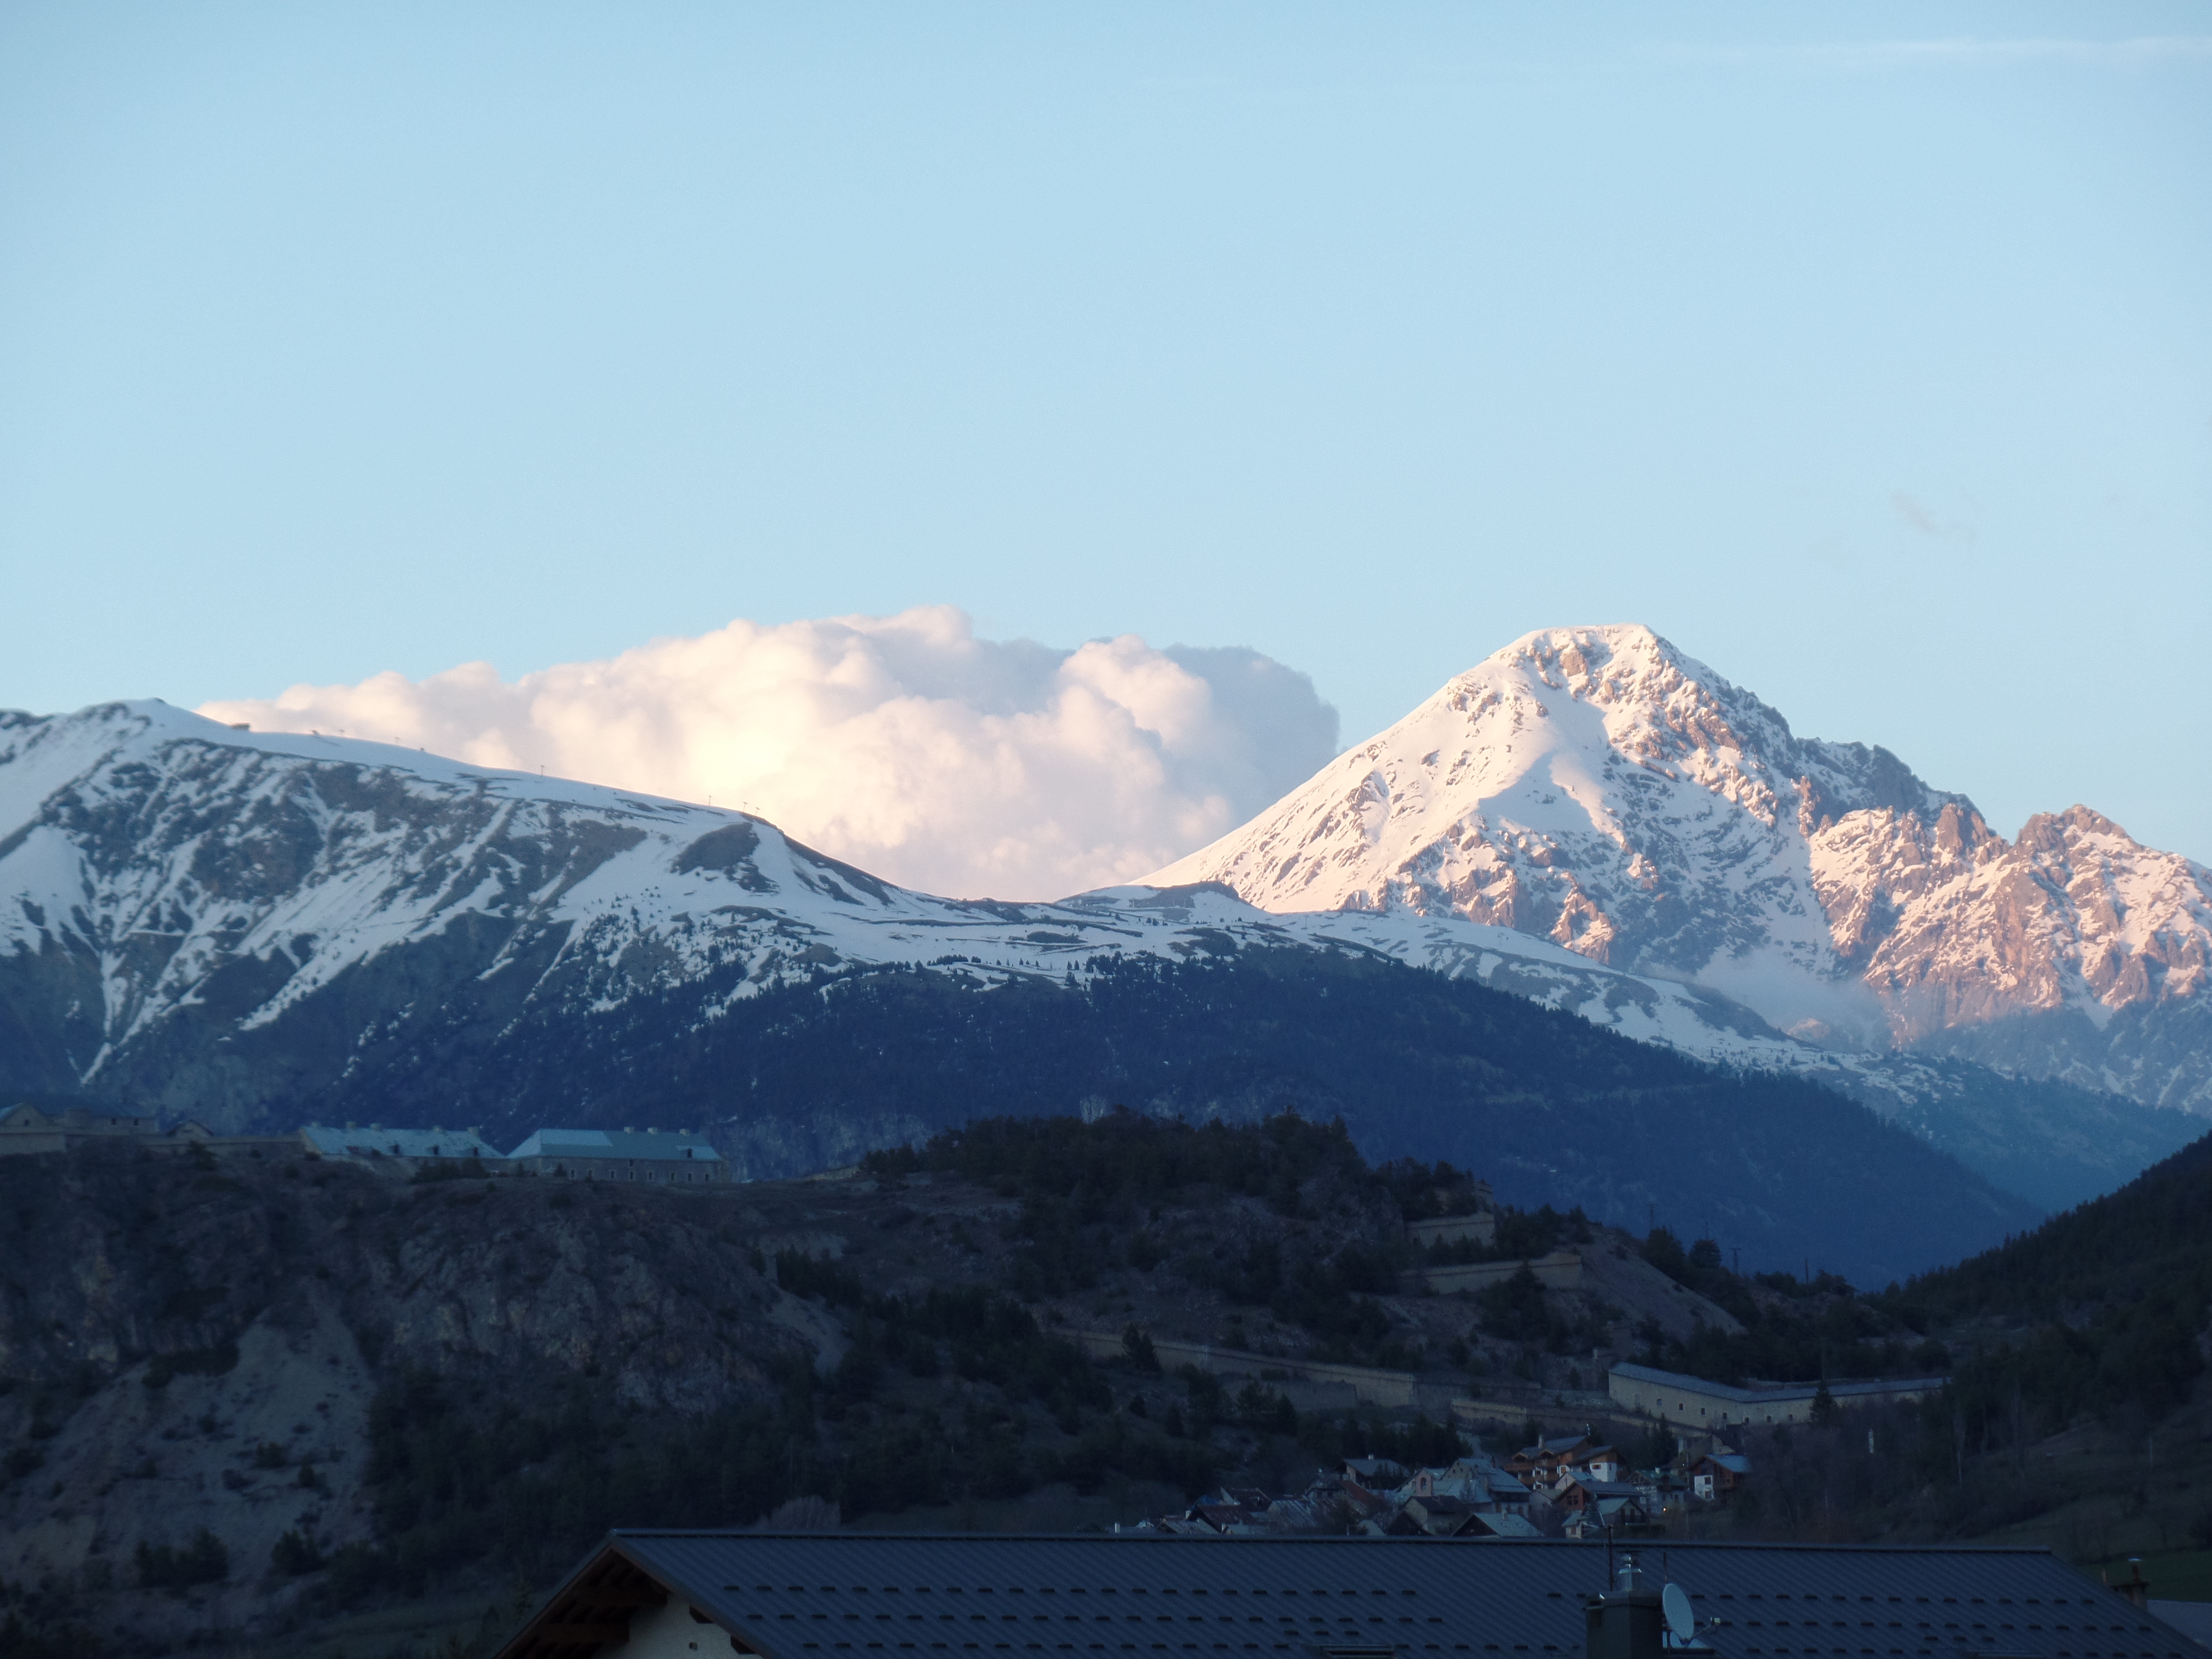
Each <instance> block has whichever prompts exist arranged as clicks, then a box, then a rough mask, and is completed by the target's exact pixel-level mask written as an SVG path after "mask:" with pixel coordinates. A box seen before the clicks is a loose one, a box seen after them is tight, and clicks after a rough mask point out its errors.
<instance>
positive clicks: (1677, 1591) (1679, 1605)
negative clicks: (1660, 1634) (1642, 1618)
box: [1659, 1584, 1698, 1648]
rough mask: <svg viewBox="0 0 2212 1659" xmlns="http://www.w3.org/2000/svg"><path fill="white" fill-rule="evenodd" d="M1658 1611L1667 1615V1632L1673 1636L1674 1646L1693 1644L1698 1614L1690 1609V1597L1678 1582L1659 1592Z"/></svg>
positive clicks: (1696, 1632)
mask: <svg viewBox="0 0 2212 1659" xmlns="http://www.w3.org/2000/svg"><path fill="white" fill-rule="evenodd" d="M1659 1607H1660V1611H1662V1613H1665V1614H1666V1615H1667V1633H1668V1635H1670V1636H1672V1637H1673V1638H1674V1645H1675V1646H1676V1647H1681V1648H1686V1647H1692V1646H1694V1645H1695V1644H1696V1643H1697V1639H1698V1615H1697V1614H1696V1613H1692V1611H1691V1610H1690V1597H1689V1595H1688V1593H1687V1592H1686V1591H1685V1590H1684V1589H1683V1588H1682V1587H1681V1586H1680V1584H1669V1585H1668V1586H1667V1588H1666V1589H1662V1590H1661V1591H1660V1592H1659Z"/></svg>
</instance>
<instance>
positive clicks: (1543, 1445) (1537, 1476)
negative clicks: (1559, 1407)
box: [1505, 1434, 1598, 1486]
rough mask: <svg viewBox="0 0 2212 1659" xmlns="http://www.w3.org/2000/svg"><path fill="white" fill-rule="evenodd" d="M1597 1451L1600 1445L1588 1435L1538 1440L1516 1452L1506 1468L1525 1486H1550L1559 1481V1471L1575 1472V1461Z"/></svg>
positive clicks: (1508, 1460)
mask: <svg viewBox="0 0 2212 1659" xmlns="http://www.w3.org/2000/svg"><path fill="white" fill-rule="evenodd" d="M1596 1449H1598V1443H1597V1442H1596V1441H1595V1440H1593V1439H1592V1438H1591V1437H1589V1435H1587V1434H1573V1435H1566V1436H1563V1437H1559V1438H1557V1439H1553V1440H1539V1441H1538V1442H1537V1443H1535V1444H1534V1445H1533V1446H1523V1447H1522V1449H1520V1450H1519V1451H1517V1452H1515V1453H1514V1454H1513V1455H1512V1456H1511V1457H1510V1458H1508V1459H1507V1460H1506V1462H1505V1468H1506V1469H1507V1471H1508V1472H1509V1473H1510V1474H1513V1475H1514V1476H1515V1477H1516V1478H1517V1479H1518V1480H1521V1481H1522V1483H1523V1484H1524V1485H1526V1486H1551V1485H1552V1484H1553V1483H1554V1482H1555V1481H1557V1480H1559V1471H1560V1470H1562V1469H1566V1468H1573V1467H1574V1462H1575V1459H1577V1457H1582V1456H1585V1455H1588V1454H1589V1453H1590V1452H1593V1451H1595V1450H1596Z"/></svg>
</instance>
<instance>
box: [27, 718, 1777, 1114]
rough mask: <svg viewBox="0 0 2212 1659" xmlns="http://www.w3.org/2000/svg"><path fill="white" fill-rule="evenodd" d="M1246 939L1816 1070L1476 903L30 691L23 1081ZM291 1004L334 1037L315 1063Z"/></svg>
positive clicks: (187, 1105)
mask: <svg viewBox="0 0 2212 1659" xmlns="http://www.w3.org/2000/svg"><path fill="white" fill-rule="evenodd" d="M1244 944H1295V945H1304V946H1310V947H1312V948H1341V949H1350V950H1356V951H1372V952H1376V953H1379V954H1383V955H1388V956H1391V957H1396V958H1398V959H1401V960H1404V961H1407V962H1410V963H1416V964H1419V965H1421V966H1425V967H1434V968H1437V969H1441V970H1443V971H1445V972H1447V973H1451V974H1455V975H1470V976H1472V977H1474V978H1477V979H1479V980H1482V981H1485V982H1488V983H1493V984H1496V985H1498V986H1499V987H1501V988H1510V989H1512V990H1514V991H1516V993H1518V994H1522V995H1525V996H1531V997H1534V998H1536V999H1538V1000H1544V1001H1547V1002H1549V1003H1551V1004H1552V1005H1553V1006H1560V1007H1564V1008H1567V1009H1570V1010H1571V1011H1573V1012H1579V1013H1582V1014H1583V1015H1585V1016H1586V1017H1588V1018H1592V1019H1595V1020H1596V1021H1598V1022H1599V1023H1601V1024H1607V1025H1611V1026H1613V1028H1615V1029H1617V1030H1620V1031H1622V1032H1623V1033H1624V1034H1625V1035H1627V1036H1633V1037H1637V1038H1639V1039H1642V1040H1646V1041H1657V1042H1668V1043H1671V1044H1673V1045H1674V1046H1676V1047H1679V1048H1684V1049H1686V1050H1688V1051H1690V1052H1692V1053H1695V1054H1699V1055H1701V1056H1705V1057H1708V1058H1713V1059H1718V1060H1731V1061H1735V1062H1739V1063H1744V1064H1753V1065H1778V1064H1786V1063H1788V1061H1787V1058H1786V1057H1787V1056H1788V1055H1789V1054H1791V1053H1792V1052H1793V1051H1794V1050H1795V1049H1796V1048H1797V1047H1798V1045H1796V1044H1794V1043H1791V1042H1789V1041H1788V1040H1787V1039H1784V1038H1783V1037H1781V1036H1778V1034H1776V1033H1774V1032H1772V1031H1771V1030H1766V1029H1765V1028H1764V1027H1763V1026H1762V1025H1761V1024H1760V1023H1759V1021H1757V1020H1756V1019H1754V1018H1751V1017H1749V1016H1748V1015H1747V1014H1746V1013H1745V1012H1744V1011H1743V1010H1741V1009H1740V1008H1735V1007H1733V1006H1729V1005H1728V1004H1727V1003H1726V1002H1725V1001H1724V1000H1722V999H1720V998H1718V997H1716V996H1713V995H1711V994H1707V993H1704V992H1700V991H1699V990H1698V989H1696V988H1695V987H1686V986H1681V985H1676V984H1671V983H1666V982H1659V981H1652V982H1647V981H1640V980H1636V979H1633V978H1632V977H1631V976H1628V975H1622V974H1619V973H1614V972H1609V971H1607V970H1605V969H1603V968H1602V967H1601V966H1600V965H1598V964H1594V963H1590V962H1589V961H1588V960H1586V959H1584V958H1583V957H1577V956H1575V955H1573V954H1572V953H1571V952H1568V951H1560V950H1559V949H1557V948H1556V947H1554V946H1552V945H1547V944H1546V943H1545V942H1543V941H1541V940H1537V939H1528V938H1526V937H1524V936H1523V935H1522V934H1519V933H1515V932H1513V931H1511V930H1510V929H1507V928H1502V927H1471V926H1468V924H1466V923H1464V922H1462V921H1460V920H1459V919H1457V918H1455V917H1443V918H1428V917H1422V916H1419V915H1412V914H1398V915H1316V916H1295V917H1278V916H1272V915H1267V914H1266V913H1265V912H1262V911H1260V910H1258V909H1255V908H1253V907H1252V906H1250V905H1248V904H1245V903H1244V902H1242V901H1240V900H1238V899H1237V898H1236V897H1235V896H1232V895H1231V894H1230V893H1228V892H1227V891H1225V890H1220V889H1213V888H1201V889H1199V890H1186V891H1179V892H1162V891H1158V890H1153V889H1151V888H1143V887H1132V888H1123V889H1113V890H1106V891H1103V892H1099V893H1093V894H1086V895H1084V896H1080V897H1078V898H1074V899H1070V900H1067V901H1065V902H1061V903H1059V904H1002V903H995V902H987V901H960V900H951V899H940V898H933V897H931V896H927V895H926V894H921V893H915V892H910V891H908V890H905V889H902V888H899V887H895V886H892V885H890V884H888V883H885V882H882V881H878V879H876V878H874V877H872V876H870V875H868V874H866V872H863V871H860V870H856V869H854V868H852V867H851V866H848V865H845V864H842V863H840V862H839V861H837V860H835V859H831V858H828V857H825V856H823V854H819V853H817V852H815V851H813V850H812V849H811V848H806V847H805V846H802V845H800V844H799V843H798V842H793V841H791V840H789V839H788V838H787V837H786V836H784V835H783V834H782V833H781V831H780V830H778V829H776V828H775V826H774V825H773V824H770V823H767V822H766V821H764V820H763V819H760V818H757V817H748V816H746V815H745V814H744V813H740V812H734V811H720V810H716V809H714V808H710V807H702V806H696V805H687V804H685V803H683V802H680V801H672V800H665V799H653V798H647V797H642V796H638V795H634V794H629V793H624V792H622V791H619V790H614V789H608V788H603V787H598V786H595V785H590V784H580V783H574V782H570V781H564V780H561V779H552V778H542V777H538V776H533V775H528V774H523V773H513V772H495V771H487V770H484V769H478V768H473V767H469V766H465V765H463V764H460V763H456V762H453V761H448V760H444V759H441V758H440V757H435V756H431V755H426V754H423V753H421V752H419V751H416V750H402V749H395V748H392V747H389V746H387V745H385V744H374V743H366V742H362V741H359V740H353V739H345V738H325V737H315V736H307V737H300V736H293V735H286V734H276V733H266V734H264V733H258V732H247V731H242V730H234V729H232V728H230V727H227V726H219V725H217V724H216V723H214V722H212V721H210V720H203V719H201V718H199V717H198V716H197V715H193V714H186V713H184V712H183V711H181V710H179V709H175V708H170V707H169V706H168V705H167V704H164V703H161V702H131V703H110V704H106V705H102V706H100V707H98V708H90V709H87V710H85V711H83V712H82V713H81V714H75V715H70V716H63V717H55V718H51V719H40V718H34V717H32V716H28V715H21V714H0V999H3V1000H0V1007H4V1009H5V1010H6V1015H7V1017H8V1018H9V1024H11V1025H12V1027H13V1041H12V1042H11V1043H10V1045H9V1047H10V1049H11V1051H12V1058H13V1059H14V1060H15V1064H14V1065H13V1066H11V1067H10V1068H9V1070H10V1072H11V1073H12V1075H11V1076H9V1077H7V1078H0V1082H9V1083H13V1084H14V1085H15V1086H18V1087H27V1086H30V1087H41V1088H47V1089H54V1090H72V1091H73V1090H80V1089H81V1090H83V1091H89V1092H94V1093H99V1094H106V1095H111V1096H121V1095H128V1096H130V1097H132V1098H134V1099H139V1100H144V1101H148V1102H149V1103H157V1104H161V1105H164V1106H166V1107H167V1108H168V1109H173V1110H179V1111H191V1112H195V1113H198V1114H201V1115H207V1116H210V1117H211V1118H215V1119H217V1120H220V1121H224V1122H227V1123H234V1124H238V1123H245V1122H248V1121H254V1119H255V1116H256V1114H257V1113H258V1112H259V1111H260V1110H261V1109H262V1108H263V1107H264V1105H267V1104H269V1103H273V1102H278V1101H291V1100H296V1099H298V1098H300V1097H301V1096H302V1094H303V1093H306V1094H312V1092H313V1088H314V1086H315V1084H316V1079H317V1078H318V1077H319V1076H320V1075H322V1074H324V1073H328V1074H329V1075H331V1076H337V1075H342V1074H343V1073H344V1072H345V1071H346V1070H347V1068H349V1067H358V1066H361V1065H362V1064H364V1063H365V1061H364V1060H363V1055H364V1054H365V1053H366V1052H367V1051H368V1049H369V1048H373V1047H374V1043H375V1041H376V1039H377V1033H378V1032H379V1031H380V1030H385V1029H387V1028H395V1027H398V1026H400V1025H404V1024H405V1023H406V1022H407V1020H408V1019H409V1018H410V1011H414V1010H416V1009H417V1008H418V1006H428V1005H430V1004H433V1003H435V1002H437V1001H439V1000H451V999H452V998H453V997H454V996H455V995H457V994H459V991H460V988H461V987H468V988H467V993H466V994H467V995H468V996H469V997H470V998H472V999H474V1000H477V1002H479V1003H481V1004H483V1006H484V1007H485V1008H486V1011H487V1012H486V1013H485V1016H484V1017H485V1018H494V1017H495V1016H494V1013H493V1012H492V1011H494V1010H496V1009H502V1008H503V1009H507V1010H508V1011H510V1012H511V1011H513V1010H516V1009H519V1008H520V1007H521V1006H523V1005H525V1004H529V1003H533V1002H534V1003H538V1004H540V1005H542V1004H544V1003H545V1002H547V1001H551V1002H554V1003H556V1004H557V1005H559V1006H571V1007H574V1008H577V1009H596V1010H604V1009H606V1008H609V1007H611V1006H616V1005H617V1004H619V1003H621V1002H622V1001H623V1000H624V999H625V998H627V997H630V996H633V995H635V994H640V993H642V992H651V993H654V994H664V993H669V992H677V993H684V992H685V991H686V990H687V987H698V986H702V985H703V984H704V983H705V982H706V981H708V979H709V978H713V979H714V980H715V981H716V983H717V986H718V988H717V990H716V991H715V992H714V998H715V999H719V1000H720V1002H721V1003H722V1004H724V1005H726V1003H727V1002H728V1001H729V1000H733V999H742V998H744V997H746V996H750V995H754V994H758V993H759V992H760V991H762V990H763V989H766V988H769V987H775V986H777V985H781V984H785V983H789V982H793V981H802V980H806V979H810V978H812V977H816V976H818V975H821V974H822V973H823V972H824V971H828V970H835V969H839V968H847V967H862V966H870V965H878V964H886V963H912V964H915V965H919V966H930V967H935V968H938V969H942V970H943V971H945V972H947V973H953V972H957V973H962V974H965V975H970V976H971V977H972V976H978V975H981V976H983V977H986V978H991V977H1006V976H1022V975H1032V976H1038V977H1048V978H1053V979H1065V978H1066V976H1067V975H1069V974H1071V973H1073V974H1075V975H1083V974H1084V973H1085V972H1087V971H1089V970H1091V969H1093V968H1095V967H1096V966H1097V963H1099V962H1100V961H1102V960H1103V959H1107V958H1115V959H1118V958H1121V957H1128V956H1132V955H1136V956H1154V957H1163V958H1165V959H1168V960H1179V959H1182V958H1184V957H1190V956H1193V955H1202V954H1204V953H1206V952H1209V951H1218V950H1221V949H1226V948H1234V947H1235V946H1237V945H1244ZM724 986H726V988H719V987H724ZM700 994H701V996H702V998H704V997H705V994H704V993H703V992H702V993H700ZM715 1012H716V1005H715V1002H714V1000H702V1002H701V1004H700V1006H698V1007H697V1009H696V1016H697V1018H701V1019H711V1018H714V1013H715ZM280 1029H282V1030H286V1031H292V1032H297V1031H299V1030H313V1031H316V1032H318V1033H320V1034H321V1038H320V1041H319V1042H318V1043H317V1044H316V1045H313V1047H314V1050H315V1057H313V1058H311V1059H303V1058H302V1057H301V1050H300V1046H299V1044H298V1042H277V1041H276V1040H274V1037H275V1034H276V1033H277V1032H278V1031H279V1030H280ZM248 1052H252V1053H254V1054H258V1055H259V1056H261V1057H262V1059H261V1060H259V1061H257V1062H256V1063H253V1064H248V1063H246V1060H245V1058H244V1057H245V1056H246V1054H247V1053H248ZM272 1054H274V1055H279V1056H282V1058H281V1060H279V1061H278V1063H276V1064H274V1065H270V1064H268V1063H264V1062H265V1061H266V1060H267V1057H268V1056H270V1055H272Z"/></svg>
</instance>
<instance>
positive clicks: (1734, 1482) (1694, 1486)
mask: <svg viewBox="0 0 2212 1659" xmlns="http://www.w3.org/2000/svg"><path fill="white" fill-rule="evenodd" d="M1750 1475H1751V1460H1750V1459H1749V1458H1748V1457H1745V1456H1743V1455H1741V1454H1739V1453H1736V1452H1732V1451H1723V1450H1720V1449H1714V1450H1712V1451H1710V1452H1707V1453H1706V1454H1705V1455H1704V1456H1703V1457H1700V1458H1699V1459H1698V1461H1697V1462H1694V1463H1692V1464H1691V1465H1690V1490H1691V1491H1692V1492H1694V1493H1695V1494H1696V1495H1697V1496H1698V1497H1699V1498H1703V1499H1705V1501H1706V1502H1708V1503H1711V1501H1712V1500H1713V1499H1714V1498H1725V1497H1727V1496H1728V1495H1729V1493H1730V1492H1734V1491H1735V1489H1736V1488H1737V1487H1738V1486H1741V1485H1742V1484H1743V1483H1744V1482H1745V1480H1747V1479H1749V1478H1750Z"/></svg>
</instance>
